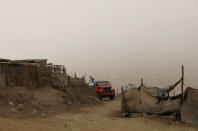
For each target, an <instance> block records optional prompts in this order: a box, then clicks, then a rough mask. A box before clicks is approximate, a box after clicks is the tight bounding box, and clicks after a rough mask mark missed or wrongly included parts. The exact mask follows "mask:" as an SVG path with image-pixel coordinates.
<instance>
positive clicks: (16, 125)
mask: <svg viewBox="0 0 198 131" xmlns="http://www.w3.org/2000/svg"><path fill="white" fill-rule="evenodd" d="M119 110H120V100H119V99H118V98H117V99H116V100H115V101H104V102H103V104H102V105H99V106H95V107H87V108H82V109H79V110H78V111H74V112H68V113H65V114H61V115H56V116H53V117H47V118H30V119H27V118H26V119H17V118H0V131H122V130H123V131H150V130H152V131H196V130H198V128H197V127H193V126H187V125H184V124H181V123H179V122H167V121H165V122H164V121H162V120H161V119H151V118H142V117H139V118H121V117H118V116H117V113H118V112H119Z"/></svg>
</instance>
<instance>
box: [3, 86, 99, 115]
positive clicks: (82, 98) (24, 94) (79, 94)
mask: <svg viewBox="0 0 198 131" xmlns="http://www.w3.org/2000/svg"><path fill="white" fill-rule="evenodd" d="M97 103H99V101H98V100H97V99H96V98H95V91H94V90H93V89H91V88H89V87H85V88H80V87H78V88H67V89H66V90H65V91H60V90H57V89H53V88H51V87H43V88H35V89H29V88H26V87H13V88H4V89H2V90H1V92H0V115H1V116H4V117H9V116H17V117H25V116H29V115H31V116H37V115H43V116H45V115H54V114H58V113H63V112H65V111H68V110H72V109H75V108H79V107H81V106H84V105H95V104H97Z"/></svg>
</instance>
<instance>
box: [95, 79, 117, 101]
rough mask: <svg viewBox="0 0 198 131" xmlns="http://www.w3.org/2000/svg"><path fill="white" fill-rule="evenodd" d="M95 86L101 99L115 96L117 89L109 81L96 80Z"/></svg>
mask: <svg viewBox="0 0 198 131" xmlns="http://www.w3.org/2000/svg"><path fill="white" fill-rule="evenodd" d="M94 87H95V88H96V94H97V97H98V98H99V99H100V100H101V99H102V98H106V97H109V98H110V99H111V100H113V99H114V98H115V89H113V88H112V86H111V83H110V82H109V81H96V82H95V84H94Z"/></svg>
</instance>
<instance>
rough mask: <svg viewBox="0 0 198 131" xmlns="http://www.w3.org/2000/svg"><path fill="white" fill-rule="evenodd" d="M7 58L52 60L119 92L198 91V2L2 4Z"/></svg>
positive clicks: (0, 38)
mask: <svg viewBox="0 0 198 131" xmlns="http://www.w3.org/2000/svg"><path fill="white" fill-rule="evenodd" d="M0 17H1V18H0V45H1V47H0V48H1V51H0V57H1V58H9V59H26V58H48V60H49V61H50V62H53V63H58V64H64V65H66V67H67V69H68V73H69V74H71V75H72V74H74V71H75V72H77V74H78V75H79V76H81V75H84V74H85V73H87V76H89V75H92V76H95V78H96V79H99V80H103V79H107V80H110V81H112V83H113V85H115V86H116V87H115V88H117V87H120V86H121V85H125V84H127V83H129V82H130V83H136V84H138V83H139V80H140V78H141V77H143V78H144V80H145V82H146V83H147V84H148V85H154V86H166V85H167V84H170V82H175V81H176V80H178V78H180V68H181V65H185V84H186V86H194V87H195V86H198V81H197V78H198V70H197V67H198V61H197V57H198V53H197V49H198V43H197V42H198V1H197V0H188V1H187V0H149V1H148V0H133V1H132V0H125V1H123V0H108V1H107V0H83V1H82V0H72V1H69V0H58V1H54V0H17V1H16V0H0Z"/></svg>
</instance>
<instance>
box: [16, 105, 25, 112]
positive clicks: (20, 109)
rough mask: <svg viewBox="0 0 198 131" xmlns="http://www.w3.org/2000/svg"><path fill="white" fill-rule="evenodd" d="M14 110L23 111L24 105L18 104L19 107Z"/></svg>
mask: <svg viewBox="0 0 198 131" xmlns="http://www.w3.org/2000/svg"><path fill="white" fill-rule="evenodd" d="M16 109H17V110H18V111H25V105H24V104H19V105H18V106H17V107H16Z"/></svg>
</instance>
